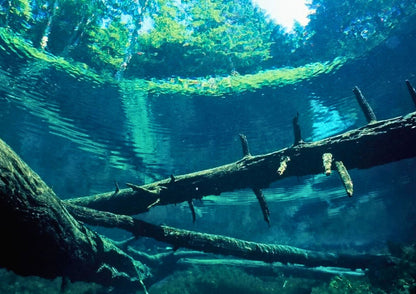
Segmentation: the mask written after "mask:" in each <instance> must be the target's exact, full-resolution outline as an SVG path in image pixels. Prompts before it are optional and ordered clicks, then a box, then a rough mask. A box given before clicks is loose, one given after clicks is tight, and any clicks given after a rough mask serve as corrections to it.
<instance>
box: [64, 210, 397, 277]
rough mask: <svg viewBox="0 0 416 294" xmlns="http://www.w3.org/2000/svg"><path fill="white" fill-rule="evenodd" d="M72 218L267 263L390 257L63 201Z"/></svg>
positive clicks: (361, 262) (365, 262)
mask: <svg viewBox="0 0 416 294" xmlns="http://www.w3.org/2000/svg"><path fill="white" fill-rule="evenodd" d="M65 206H66V208H67V209H68V211H69V212H70V213H71V214H73V215H74V217H75V218H76V219H79V220H81V221H83V222H86V223H88V224H91V225H94V226H103V227H117V228H121V229H124V230H127V231H129V232H131V233H133V234H134V235H135V236H145V237H150V238H153V239H156V240H158V241H162V242H165V243H169V244H172V245H173V247H174V248H176V249H177V248H181V247H183V248H188V249H193V250H198V251H203V252H206V253H214V254H222V255H231V256H235V257H239V258H243V259H247V260H258V261H264V262H268V263H272V262H280V263H284V264H303V265H305V266H308V267H315V266H331V267H344V268H351V269H357V268H362V269H365V268H372V267H380V266H387V265H389V264H393V263H394V261H393V260H392V259H391V257H389V256H385V255H369V254H363V255H349V254H335V253H328V252H319V251H312V250H305V249H301V248H297V247H293V246H287V245H275V244H264V243H256V242H250V241H244V240H240V239H236V238H231V237H227V236H221V235H214V234H206V233H200V232H193V231H189V230H183V229H177V228H173V227H169V226H164V225H163V226H157V225H153V224H150V223H147V222H144V221H142V220H138V219H136V218H133V217H131V216H128V215H117V214H113V213H111V212H103V211H97V210H94V209H90V208H86V207H81V206H76V205H73V204H70V203H66V204H65Z"/></svg>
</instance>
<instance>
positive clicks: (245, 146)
mask: <svg viewBox="0 0 416 294" xmlns="http://www.w3.org/2000/svg"><path fill="white" fill-rule="evenodd" d="M239 136H240V140H241V147H242V148H243V156H251V154H250V150H249V148H248V142H247V137H246V135H244V134H240V135H239Z"/></svg>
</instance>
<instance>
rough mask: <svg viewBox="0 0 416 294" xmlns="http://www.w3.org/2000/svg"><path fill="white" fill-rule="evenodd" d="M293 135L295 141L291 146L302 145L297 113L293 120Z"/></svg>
mask: <svg viewBox="0 0 416 294" xmlns="http://www.w3.org/2000/svg"><path fill="white" fill-rule="evenodd" d="M292 123H293V133H294V135H295V141H294V143H293V146H296V145H299V144H301V143H303V140H302V135H301V131H300V125H299V112H298V113H296V116H295V117H294V118H293V121H292Z"/></svg>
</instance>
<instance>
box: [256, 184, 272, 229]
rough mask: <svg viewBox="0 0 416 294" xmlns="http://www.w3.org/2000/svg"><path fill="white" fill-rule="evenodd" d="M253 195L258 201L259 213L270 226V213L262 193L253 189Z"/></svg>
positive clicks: (257, 189)
mask: <svg viewBox="0 0 416 294" xmlns="http://www.w3.org/2000/svg"><path fill="white" fill-rule="evenodd" d="M253 192H254V194H256V197H257V200H258V201H259V204H260V208H261V211H262V212H263V217H264V220H265V221H266V223H267V224H268V225H269V226H270V211H269V207H268V206H267V202H266V198H265V197H264V194H263V191H262V190H261V189H259V188H253Z"/></svg>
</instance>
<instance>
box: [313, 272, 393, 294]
mask: <svg viewBox="0 0 416 294" xmlns="http://www.w3.org/2000/svg"><path fill="white" fill-rule="evenodd" d="M311 294H387V293H386V292H384V291H382V290H380V289H378V288H374V287H373V286H372V285H371V284H370V282H369V281H368V280H367V279H366V278H362V277H359V278H347V277H341V276H336V277H334V278H332V280H331V281H330V282H329V283H328V284H324V285H322V286H319V287H315V288H313V289H312V292H311Z"/></svg>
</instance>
